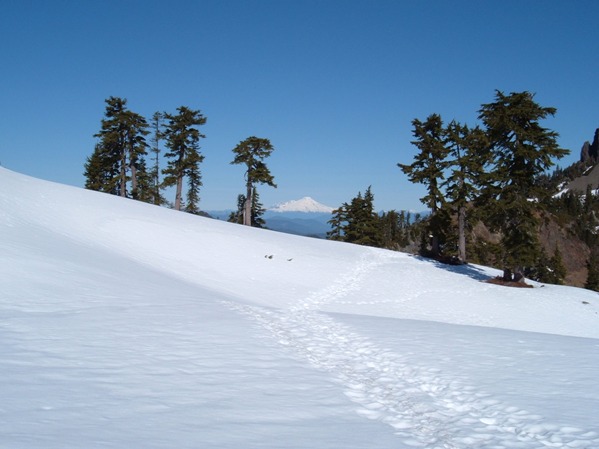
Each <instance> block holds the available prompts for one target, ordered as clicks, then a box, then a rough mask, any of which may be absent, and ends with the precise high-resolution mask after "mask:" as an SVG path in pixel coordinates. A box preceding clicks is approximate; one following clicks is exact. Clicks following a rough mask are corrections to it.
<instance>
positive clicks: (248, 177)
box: [231, 136, 277, 226]
mask: <svg viewBox="0 0 599 449" xmlns="http://www.w3.org/2000/svg"><path fill="white" fill-rule="evenodd" d="M273 151H274V147H273V146H272V144H271V143H270V140H268V139H263V138H259V137H254V136H251V137H248V138H247V139H245V140H243V141H241V142H239V144H238V145H237V146H236V147H235V148H233V153H235V158H234V159H233V161H232V162H231V164H242V165H245V166H246V171H245V185H246V195H245V205H244V210H243V224H244V225H246V226H252V205H253V203H254V192H255V185H256V184H267V185H269V186H271V187H275V188H276V187H277V185H276V184H275V182H274V177H273V175H272V174H271V173H270V170H269V169H268V167H267V166H266V164H265V163H264V159H265V158H267V157H269V156H270V154H271V153H272V152H273Z"/></svg>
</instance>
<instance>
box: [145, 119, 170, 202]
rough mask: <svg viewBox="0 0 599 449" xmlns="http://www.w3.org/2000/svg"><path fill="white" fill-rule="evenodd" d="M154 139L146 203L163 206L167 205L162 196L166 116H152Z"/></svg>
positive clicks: (152, 139)
mask: <svg viewBox="0 0 599 449" xmlns="http://www.w3.org/2000/svg"><path fill="white" fill-rule="evenodd" d="M151 127H152V138H151V147H150V151H151V152H152V167H151V169H150V170H148V175H147V185H148V188H147V193H146V196H145V199H144V201H147V202H148V203H152V204H155V205H157V206H162V205H165V204H167V200H166V198H165V197H164V196H163V195H162V182H161V180H160V153H161V149H160V143H161V142H162V140H163V139H164V130H163V127H164V114H163V113H162V112H155V113H154V115H153V116H152V122H151Z"/></svg>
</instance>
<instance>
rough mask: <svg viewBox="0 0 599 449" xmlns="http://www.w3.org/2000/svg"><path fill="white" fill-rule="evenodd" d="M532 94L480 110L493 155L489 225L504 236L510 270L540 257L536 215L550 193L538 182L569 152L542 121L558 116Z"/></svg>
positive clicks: (488, 187) (514, 96) (488, 186)
mask: <svg viewBox="0 0 599 449" xmlns="http://www.w3.org/2000/svg"><path fill="white" fill-rule="evenodd" d="M533 97H534V96H533V95H532V94H531V93H529V92H521V93H511V94H510V95H504V94H503V93H502V92H500V91H496V96H495V101H494V102H493V103H489V104H483V105H482V108H481V110H480V111H479V119H480V120H482V122H483V124H484V126H485V128H486V130H485V131H486V134H487V136H488V138H489V141H490V149H491V151H492V153H493V162H492V170H491V172H490V173H492V177H491V178H490V179H489V180H488V181H487V183H486V186H485V191H484V194H485V195H484V197H485V202H486V206H487V208H488V211H489V215H488V218H489V222H488V224H489V225H490V226H491V227H492V228H494V229H497V230H500V231H501V233H502V244H503V246H504V248H505V252H504V258H503V263H504V266H505V267H506V268H508V267H509V268H510V269H513V270H515V272H518V271H521V270H522V269H524V268H526V267H532V266H534V264H535V262H536V260H538V259H539V257H540V246H539V240H538V236H537V228H538V224H539V222H538V218H537V214H536V209H537V207H538V206H537V204H538V200H539V198H544V197H545V196H546V194H547V192H546V191H544V190H543V189H542V188H540V187H539V185H538V184H537V183H535V180H536V179H537V177H538V176H539V175H541V174H542V173H543V172H544V171H545V170H546V169H548V168H549V167H551V166H552V165H553V159H554V158H560V157H562V156H564V155H565V154H567V150H564V149H562V148H560V147H559V146H558V144H557V136H558V135H557V133H556V132H554V131H550V130H548V129H545V128H543V127H541V126H540V124H539V121H540V120H542V119H545V118H547V117H548V116H552V115H554V114H555V108H550V107H541V106H540V105H538V104H537V103H536V102H535V101H534V99H533Z"/></svg>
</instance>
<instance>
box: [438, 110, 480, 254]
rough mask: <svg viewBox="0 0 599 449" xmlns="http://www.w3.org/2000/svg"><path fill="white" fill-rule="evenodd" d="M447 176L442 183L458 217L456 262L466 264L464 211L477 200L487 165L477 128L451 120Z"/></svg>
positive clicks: (447, 143)
mask: <svg viewBox="0 0 599 449" xmlns="http://www.w3.org/2000/svg"><path fill="white" fill-rule="evenodd" d="M445 133H446V145H447V149H448V156H449V157H450V158H451V159H450V160H448V161H447V162H448V165H449V166H450V167H451V171H450V173H451V174H450V175H449V176H448V178H447V180H446V181H445V182H444V183H443V186H445V187H446V194H447V197H448V199H450V200H451V204H452V207H453V208H454V209H455V211H456V214H457V222H458V260H459V261H460V262H466V260H467V255H466V209H467V206H468V204H469V203H470V202H471V201H472V200H474V199H475V198H476V196H477V195H478V191H479V185H480V184H481V183H483V182H484V180H483V176H484V173H485V172H484V167H485V165H486V164H487V163H488V152H487V151H485V150H487V148H488V145H487V139H486V136H485V133H484V132H483V131H482V130H481V129H480V128H478V127H476V128H474V129H472V130H471V129H470V128H469V127H468V126H467V125H462V124H460V123H458V122H456V121H455V120H453V121H452V122H451V123H449V125H447V128H446V130H445Z"/></svg>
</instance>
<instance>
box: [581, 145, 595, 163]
mask: <svg viewBox="0 0 599 449" xmlns="http://www.w3.org/2000/svg"><path fill="white" fill-rule="evenodd" d="M580 162H582V163H584V164H591V163H593V162H592V161H591V143H590V142H589V141H588V140H587V141H586V142H585V143H584V144H583V145H582V148H581V149H580Z"/></svg>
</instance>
